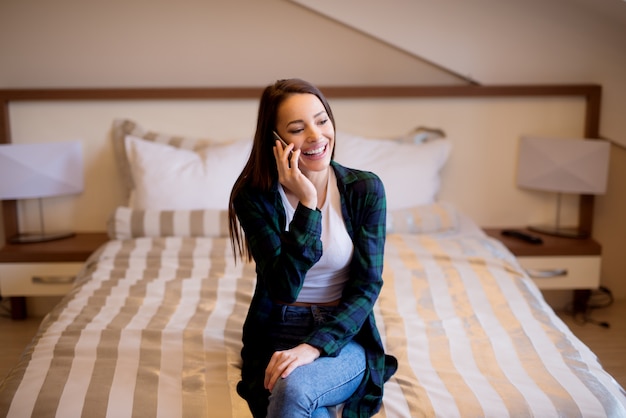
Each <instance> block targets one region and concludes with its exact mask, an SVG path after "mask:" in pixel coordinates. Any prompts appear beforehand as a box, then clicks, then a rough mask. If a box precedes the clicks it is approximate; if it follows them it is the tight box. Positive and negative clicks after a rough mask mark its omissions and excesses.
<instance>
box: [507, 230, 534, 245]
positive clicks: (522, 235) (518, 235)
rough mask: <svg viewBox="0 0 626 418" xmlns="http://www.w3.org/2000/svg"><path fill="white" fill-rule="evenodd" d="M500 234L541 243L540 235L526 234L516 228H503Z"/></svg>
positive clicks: (532, 242)
mask: <svg viewBox="0 0 626 418" xmlns="http://www.w3.org/2000/svg"><path fill="white" fill-rule="evenodd" d="M502 235H504V236H506V237H511V238H517V239H521V240H522V241H526V242H529V243H531V244H543V240H542V239H541V237H538V236H537V235H531V234H527V233H526V232H522V231H518V230H516V229H503V230H502Z"/></svg>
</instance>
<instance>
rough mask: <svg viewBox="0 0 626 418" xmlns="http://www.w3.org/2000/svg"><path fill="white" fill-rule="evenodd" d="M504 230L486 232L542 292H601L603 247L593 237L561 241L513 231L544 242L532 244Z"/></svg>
mask: <svg viewBox="0 0 626 418" xmlns="http://www.w3.org/2000/svg"><path fill="white" fill-rule="evenodd" d="M503 229H504V228H485V232H486V233H487V235H489V236H491V237H493V238H496V239H498V240H500V241H502V243H503V244H504V245H506V247H507V248H508V249H509V250H510V251H511V252H512V253H513V254H514V255H515V256H516V257H517V259H518V260H519V263H520V264H521V265H522V267H524V269H526V270H527V271H528V272H529V276H531V278H532V279H533V281H534V282H535V283H536V284H537V286H538V287H539V288H540V289H597V288H598V286H599V285H600V264H601V253H602V247H601V246H600V244H599V243H597V242H596V241H594V240H593V239H592V238H586V239H575V238H560V237H556V236H552V235H546V234H540V233H536V232H532V231H528V230H527V229H526V228H523V227H520V228H510V229H516V230H520V231H523V232H526V233H529V234H532V235H536V236H539V237H541V239H542V240H543V243H542V244H531V243H528V242H525V241H522V240H519V239H516V238H512V237H506V236H504V235H502V230H503ZM507 229H509V228H507Z"/></svg>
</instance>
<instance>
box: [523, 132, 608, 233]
mask: <svg viewBox="0 0 626 418" xmlns="http://www.w3.org/2000/svg"><path fill="white" fill-rule="evenodd" d="M610 148H611V145H610V143H609V142H608V141H604V140H599V139H566V138H542V137H523V138H521V140H520V146H519V159H518V166H517V185H518V186H519V187H522V188H526V189H530V190H543V191H548V192H556V194H557V205H556V216H555V223H554V225H547V226H532V225H531V226H529V227H528V229H530V230H532V231H535V232H541V233H544V234H550V235H555V236H560V237H568V238H585V237H587V236H588V233H587V232H586V231H580V229H579V228H578V227H564V226H562V225H561V221H560V215H561V196H562V194H563V193H573V194H593V195H598V194H603V193H605V192H606V185H607V177H608V171H609V152H610Z"/></svg>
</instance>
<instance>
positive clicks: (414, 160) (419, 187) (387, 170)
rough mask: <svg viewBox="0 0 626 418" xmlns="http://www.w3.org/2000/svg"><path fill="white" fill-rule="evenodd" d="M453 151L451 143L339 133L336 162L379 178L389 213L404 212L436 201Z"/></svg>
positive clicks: (439, 140) (446, 141)
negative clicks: (383, 188)
mask: <svg viewBox="0 0 626 418" xmlns="http://www.w3.org/2000/svg"><path fill="white" fill-rule="evenodd" d="M451 147H452V145H451V142H450V140H448V139H435V140H432V141H428V142H424V143H420V144H411V143H406V142H398V141H394V140H391V139H371V138H364V137H360V136H355V135H350V134H347V133H344V132H338V133H337V140H336V145H335V160H336V161H337V162H338V163H340V164H343V165H345V166H347V167H352V168H358V169H361V170H368V171H372V172H374V173H375V174H377V175H378V176H379V177H380V178H381V180H382V181H383V183H384V185H385V191H386V194H387V209H388V210H396V209H405V208H411V207H414V206H420V205H427V204H431V203H434V202H435V201H436V198H437V193H438V192H439V187H440V184H441V179H440V171H441V169H442V168H443V166H444V164H445V162H446V161H447V159H448V156H449V155H450V150H451Z"/></svg>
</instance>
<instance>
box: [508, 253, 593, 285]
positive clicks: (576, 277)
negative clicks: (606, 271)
mask: <svg viewBox="0 0 626 418" xmlns="http://www.w3.org/2000/svg"><path fill="white" fill-rule="evenodd" d="M517 259H518V260H519V262H520V264H521V265H522V267H524V269H526V270H527V271H528V273H529V275H530V276H531V278H532V279H533V281H534V282H535V283H536V284H537V286H538V287H539V288H540V289H597V288H598V286H600V263H601V258H600V256H575V257H574V256H571V257H570V256H562V257H545V256H537V257H526V256H524V257H517ZM533 270H534V271H535V272H537V273H543V274H538V275H535V274H532V273H533ZM559 270H560V271H559ZM550 273H554V275H551V274H550ZM537 276H545V277H537Z"/></svg>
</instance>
